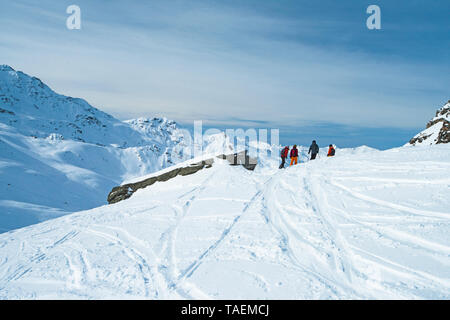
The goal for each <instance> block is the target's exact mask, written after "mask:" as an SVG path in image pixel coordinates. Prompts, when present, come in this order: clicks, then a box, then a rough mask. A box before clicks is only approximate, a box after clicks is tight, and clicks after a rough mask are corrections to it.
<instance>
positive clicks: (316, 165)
mask: <svg viewBox="0 0 450 320" xmlns="http://www.w3.org/2000/svg"><path fill="white" fill-rule="evenodd" d="M363 149H364V148H363ZM338 151H339V150H338ZM449 152H450V146H449V145H439V146H431V147H423V148H397V149H392V150H387V151H383V152H381V151H377V150H370V149H365V150H360V151H355V150H354V152H349V153H348V154H345V152H340V153H339V152H338V153H337V156H336V157H334V158H326V157H321V158H320V159H317V160H315V161H311V162H306V163H302V164H301V165H298V166H295V167H291V168H287V169H285V170H278V169H277V166H278V163H277V162H276V161H271V160H270V159H263V160H262V162H263V163H264V164H265V165H264V166H259V167H257V168H256V170H255V171H253V172H252V171H248V170H245V169H244V168H241V167H231V166H228V165H226V164H221V163H215V164H214V165H213V167H212V168H210V169H206V170H201V171H199V172H198V173H196V174H194V175H191V176H185V177H180V176H179V177H176V178H174V179H172V180H169V181H167V182H157V183H155V184H154V185H152V186H150V187H147V188H145V189H142V190H139V191H137V192H136V193H135V194H134V195H133V196H132V197H131V198H130V199H127V200H124V201H121V202H119V203H117V204H114V205H108V206H102V207H99V208H95V209H92V210H88V211H82V212H78V213H74V214H71V215H67V216H64V217H61V218H57V219H53V220H49V221H46V222H44V223H40V224H37V225H33V226H29V227H26V228H23V229H19V230H15V231H11V232H7V233H4V234H1V235H0V298H3V299H15V298H19V299H24V298H32V299H49V298H50V299H53V298H55V299H65V298H74V299H105V298H138V299H139V298H144V299H172V298H182V299H184V298H193V299H203V298H213V299H223V298H224V299H266V298H270V299H302V298H305V299H312V298H314V299H349V298H364V299H366V298H369V299H372V298H375V299H449V298H450V219H449V218H450V211H449V207H450V199H449V197H448V194H449V191H450V177H448V174H445V173H448V172H450V157H449V156H448V155H449Z"/></svg>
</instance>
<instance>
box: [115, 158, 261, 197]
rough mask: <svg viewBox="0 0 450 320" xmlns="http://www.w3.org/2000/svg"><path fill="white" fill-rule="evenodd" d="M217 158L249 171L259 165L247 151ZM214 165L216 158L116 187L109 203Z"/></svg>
mask: <svg viewBox="0 0 450 320" xmlns="http://www.w3.org/2000/svg"><path fill="white" fill-rule="evenodd" d="M217 158H219V159H223V160H227V161H228V162H229V163H230V165H232V166H237V165H241V166H243V167H244V168H246V169H247V170H254V169H255V167H256V165H257V159H256V158H252V157H250V156H249V155H248V153H247V150H246V151H242V152H239V153H234V154H229V155H225V154H222V155H219V156H217ZM213 163H214V158H211V159H207V160H204V161H201V162H197V163H192V164H190V165H188V166H186V167H178V168H175V169H173V170H170V171H168V172H164V173H162V174H160V175H156V176H153V177H150V178H148V179H145V180H142V181H139V182H136V183H127V184H124V185H121V186H117V187H114V188H113V189H112V190H111V192H110V193H109V195H108V199H107V200H108V203H109V204H112V203H117V202H119V201H122V200H125V199H128V198H129V197H131V196H132V195H133V193H134V192H136V191H137V190H139V189H143V188H145V187H148V186H151V185H152V184H154V183H155V182H158V181H159V182H163V181H167V180H170V179H173V178H175V177H176V176H187V175H190V174H194V173H196V172H197V171H200V170H202V169H205V168H211V166H212V165H213Z"/></svg>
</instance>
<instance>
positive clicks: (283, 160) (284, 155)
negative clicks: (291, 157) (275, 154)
mask: <svg viewBox="0 0 450 320" xmlns="http://www.w3.org/2000/svg"><path fill="white" fill-rule="evenodd" d="M288 154H289V147H288V146H286V147H284V148H283V150H281V164H280V169H284V164H285V163H286V158H287V157H288Z"/></svg>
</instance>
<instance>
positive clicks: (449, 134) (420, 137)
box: [409, 100, 450, 145]
mask: <svg viewBox="0 0 450 320" xmlns="http://www.w3.org/2000/svg"><path fill="white" fill-rule="evenodd" d="M441 143H450V100H448V101H447V103H446V104H445V105H444V106H442V107H441V108H439V109H438V110H437V111H436V116H435V117H434V118H433V119H431V120H430V121H429V122H428V123H427V126H426V129H425V130H423V131H422V132H420V133H419V134H417V135H416V136H415V137H414V138H412V139H411V140H410V141H409V144H410V145H432V144H441Z"/></svg>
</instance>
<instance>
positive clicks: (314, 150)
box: [308, 140, 319, 160]
mask: <svg viewBox="0 0 450 320" xmlns="http://www.w3.org/2000/svg"><path fill="white" fill-rule="evenodd" d="M310 153H311V160H314V159H315V158H316V156H317V154H318V153H319V146H318V145H317V143H316V140H313V142H312V144H311V146H310V147H309V151H308V154H310Z"/></svg>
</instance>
